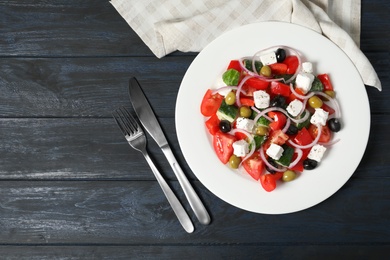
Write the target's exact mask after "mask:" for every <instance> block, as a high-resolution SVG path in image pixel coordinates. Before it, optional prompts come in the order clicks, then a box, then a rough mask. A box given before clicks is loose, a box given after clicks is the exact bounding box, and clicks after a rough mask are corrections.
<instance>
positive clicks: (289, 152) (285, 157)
mask: <svg viewBox="0 0 390 260" xmlns="http://www.w3.org/2000/svg"><path fill="white" fill-rule="evenodd" d="M282 147H283V149H284V151H283V154H282V156H281V157H280V158H279V160H276V161H275V162H276V163H277V164H279V165H281V166H284V167H288V166H289V165H290V163H291V161H292V158H293V155H294V148H292V147H291V146H288V145H285V144H284V145H282Z"/></svg>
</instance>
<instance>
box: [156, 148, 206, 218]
mask: <svg viewBox="0 0 390 260" xmlns="http://www.w3.org/2000/svg"><path fill="white" fill-rule="evenodd" d="M161 149H162V151H163V152H164V155H165V157H166V158H167V160H168V162H169V164H170V165H171V167H172V170H173V172H174V173H175V175H176V177H177V179H178V181H179V183H180V186H181V187H182V189H183V191H184V194H185V196H186V198H187V200H188V202H189V203H190V206H191V208H192V210H193V211H194V213H195V216H196V217H197V218H198V220H199V222H200V223H202V224H203V225H207V224H209V223H210V221H211V219H210V215H209V213H208V212H207V210H206V208H205V207H204V205H203V203H202V201H201V200H200V198H199V196H198V194H196V192H195V190H194V188H193V187H192V186H191V183H190V182H189V181H188V179H187V177H186V176H185V174H184V172H183V170H182V169H181V168H180V165H179V164H178V162H177V161H176V158H175V156H174V155H173V153H172V150H171V148H170V147H169V145H168V144H167V145H166V146H164V147H161Z"/></svg>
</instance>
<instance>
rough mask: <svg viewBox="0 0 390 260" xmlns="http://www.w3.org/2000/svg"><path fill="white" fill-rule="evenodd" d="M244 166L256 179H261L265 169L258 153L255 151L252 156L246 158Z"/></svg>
mask: <svg viewBox="0 0 390 260" xmlns="http://www.w3.org/2000/svg"><path fill="white" fill-rule="evenodd" d="M242 166H243V167H244V169H245V170H246V172H247V173H248V174H249V175H250V176H252V178H253V179H255V180H256V181H257V180H259V178H260V176H261V175H262V174H263V172H264V169H265V166H264V162H263V160H262V159H261V158H260V155H259V154H258V153H254V154H253V155H252V156H251V157H249V158H248V159H246V160H245V161H244V162H243V163H242Z"/></svg>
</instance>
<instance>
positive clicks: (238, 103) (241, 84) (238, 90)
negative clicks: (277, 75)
mask: <svg viewBox="0 0 390 260" xmlns="http://www.w3.org/2000/svg"><path fill="white" fill-rule="evenodd" d="M250 78H252V76H245V77H244V78H243V79H242V80H241V82H240V84H238V86H237V91H236V104H237V106H238V107H240V106H241V101H240V94H241V92H242V91H241V89H242V86H243V85H244V83H245V82H246V81H247V80H248V79H250Z"/></svg>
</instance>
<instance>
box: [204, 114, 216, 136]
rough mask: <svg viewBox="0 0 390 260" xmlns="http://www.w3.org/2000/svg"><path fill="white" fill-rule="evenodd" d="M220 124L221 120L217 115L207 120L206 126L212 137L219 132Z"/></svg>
mask: <svg viewBox="0 0 390 260" xmlns="http://www.w3.org/2000/svg"><path fill="white" fill-rule="evenodd" d="M219 122H220V120H219V118H218V116H217V114H214V115H212V116H211V117H210V118H209V119H207V120H206V122H205V124H206V127H207V130H209V133H210V134H211V135H215V134H216V133H217V132H218V131H219Z"/></svg>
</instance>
